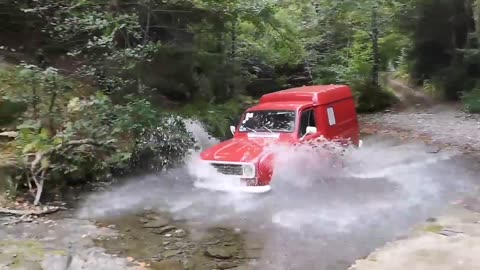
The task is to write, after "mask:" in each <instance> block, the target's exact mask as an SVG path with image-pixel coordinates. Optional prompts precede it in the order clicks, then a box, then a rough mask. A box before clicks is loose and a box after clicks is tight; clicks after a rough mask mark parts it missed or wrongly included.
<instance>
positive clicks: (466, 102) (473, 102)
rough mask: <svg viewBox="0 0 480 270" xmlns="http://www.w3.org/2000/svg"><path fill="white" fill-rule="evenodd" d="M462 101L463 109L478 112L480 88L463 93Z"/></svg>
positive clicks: (479, 111) (479, 107)
mask: <svg viewBox="0 0 480 270" xmlns="http://www.w3.org/2000/svg"><path fill="white" fill-rule="evenodd" d="M462 102H463V106H464V108H465V110H466V111H467V112H469V113H480V88H478V87H477V88H475V89H473V90H472V91H470V92H466V93H463V96H462Z"/></svg>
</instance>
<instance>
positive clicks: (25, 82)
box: [0, 65, 193, 204]
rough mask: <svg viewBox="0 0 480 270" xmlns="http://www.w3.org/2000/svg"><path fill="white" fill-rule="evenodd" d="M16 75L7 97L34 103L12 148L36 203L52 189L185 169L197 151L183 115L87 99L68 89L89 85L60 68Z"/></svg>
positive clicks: (26, 69)
mask: <svg viewBox="0 0 480 270" xmlns="http://www.w3.org/2000/svg"><path fill="white" fill-rule="evenodd" d="M8 76H9V79H10V80H9V85H7V87H5V89H3V90H4V91H3V93H2V94H3V96H4V98H5V99H7V100H14V101H22V102H25V103H26V104H27V110H26V111H25V112H24V114H23V117H21V118H20V119H21V120H22V124H20V125H18V126H17V128H16V132H17V135H16V137H15V139H14V140H13V141H11V142H10V143H9V147H10V148H12V149H14V154H15V156H16V157H17V158H16V166H17V167H18V168H19V169H20V170H21V172H22V173H21V174H22V177H21V180H23V181H24V183H25V184H26V185H27V186H28V187H29V188H30V189H36V193H37V195H36V199H35V204H38V203H39V200H40V196H41V194H42V191H43V189H44V187H45V184H47V185H55V184H57V183H59V182H60V183H64V182H69V183H71V182H72V181H86V180H96V179H103V178H105V177H108V176H109V175H111V174H112V173H117V172H125V171H126V170H130V169H132V168H134V167H135V166H141V168H142V169H149V170H150V169H152V168H153V169H160V168H164V167H165V166H172V165H174V164H176V163H178V162H180V161H181V160H182V159H183V157H184V156H185V154H186V153H187V151H188V150H189V149H190V148H191V147H193V140H192V136H191V135H190V134H189V133H188V132H187V131H186V129H185V127H184V126H183V122H182V121H181V119H180V118H179V117H178V116H175V115H172V114H165V113H161V112H159V111H157V110H155V108H154V107H153V106H152V105H151V104H150V103H149V102H148V101H146V100H144V99H139V98H133V97H126V98H125V102H124V103H123V104H114V103H113V102H112V100H111V99H110V97H108V96H106V95H105V94H103V93H101V92H98V91H97V92H93V91H83V92H84V95H79V94H80V93H82V91H78V90H77V91H75V92H73V91H68V90H69V89H70V88H75V87H79V86H80V85H81V84H79V83H78V82H76V81H73V80H71V79H68V78H65V77H63V76H61V75H60V74H58V72H56V71H55V70H53V69H47V70H42V69H40V68H38V67H35V66H26V65H24V66H21V67H19V68H18V69H17V70H15V71H8ZM0 77H1V75H0ZM73 93H76V95H74V94H73ZM143 165H148V167H146V166H143ZM46 180H47V181H46Z"/></svg>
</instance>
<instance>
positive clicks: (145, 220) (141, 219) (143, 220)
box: [138, 217, 150, 224]
mask: <svg viewBox="0 0 480 270" xmlns="http://www.w3.org/2000/svg"><path fill="white" fill-rule="evenodd" d="M138 221H140V222H141V223H143V224H145V223H148V222H149V221H150V219H148V218H144V217H142V218H139V219H138Z"/></svg>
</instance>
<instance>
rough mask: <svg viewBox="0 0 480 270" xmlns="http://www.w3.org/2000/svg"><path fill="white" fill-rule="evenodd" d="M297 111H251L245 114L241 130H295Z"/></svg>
mask: <svg viewBox="0 0 480 270" xmlns="http://www.w3.org/2000/svg"><path fill="white" fill-rule="evenodd" d="M294 128H295V111H250V112H247V113H246V114H245V116H244V117H243V119H242V122H241V125H240V129H239V131H240V132H282V133H289V132H293V130H294Z"/></svg>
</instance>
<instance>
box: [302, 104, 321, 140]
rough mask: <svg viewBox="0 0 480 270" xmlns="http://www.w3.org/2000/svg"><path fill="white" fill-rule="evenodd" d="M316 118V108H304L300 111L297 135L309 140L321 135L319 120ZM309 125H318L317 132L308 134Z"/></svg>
mask: <svg viewBox="0 0 480 270" xmlns="http://www.w3.org/2000/svg"><path fill="white" fill-rule="evenodd" d="M316 118H317V117H316V115H315V110H314V108H313V107H312V108H307V109H304V110H302V112H301V113H300V123H299V128H298V135H297V136H298V139H302V138H303V140H304V141H308V140H311V139H314V138H316V137H318V136H319V132H318V131H319V130H320V127H319V125H318V121H317V119H316ZM307 127H316V128H317V133H315V134H309V135H306V134H307ZM305 135H306V136H305Z"/></svg>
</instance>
